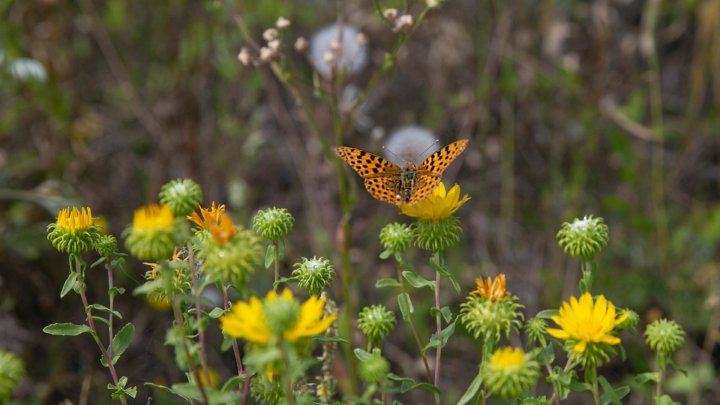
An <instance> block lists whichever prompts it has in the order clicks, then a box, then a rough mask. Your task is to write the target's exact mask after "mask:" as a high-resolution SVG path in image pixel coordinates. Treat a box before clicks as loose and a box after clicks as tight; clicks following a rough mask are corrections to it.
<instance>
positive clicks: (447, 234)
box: [414, 216, 462, 252]
mask: <svg viewBox="0 0 720 405" xmlns="http://www.w3.org/2000/svg"><path fill="white" fill-rule="evenodd" d="M414 231H415V232H414V233H415V244H416V245H417V246H418V247H419V248H421V249H425V250H429V251H431V252H442V251H444V250H445V249H447V248H449V247H450V246H453V245H454V244H456V243H457V242H458V241H459V240H460V234H461V233H462V227H461V226H460V220H459V219H457V218H456V217H453V216H450V217H447V218H445V219H442V220H439V221H425V220H419V221H417V222H415V224H414Z"/></svg>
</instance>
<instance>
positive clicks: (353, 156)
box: [335, 146, 401, 204]
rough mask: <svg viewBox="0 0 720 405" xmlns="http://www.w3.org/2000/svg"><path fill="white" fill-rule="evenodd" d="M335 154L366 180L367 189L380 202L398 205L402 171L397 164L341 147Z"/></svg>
mask: <svg viewBox="0 0 720 405" xmlns="http://www.w3.org/2000/svg"><path fill="white" fill-rule="evenodd" d="M335 153H337V155H338V156H339V157H340V159H342V160H344V161H345V163H347V164H348V165H350V167H352V168H353V170H355V172H357V174H359V175H360V177H363V178H364V179H365V189H366V190H367V191H368V192H369V193H370V195H372V196H373V197H375V198H377V199H378V200H381V201H385V202H389V203H390V204H398V203H399V200H398V190H399V188H400V172H401V169H400V167H399V166H398V165H396V164H395V163H393V162H391V161H389V160H387V159H383V158H381V157H380V156H377V155H373V154H372V153H370V152H365V151H364V150H360V149H356V148H351V147H348V146H341V147H338V148H335Z"/></svg>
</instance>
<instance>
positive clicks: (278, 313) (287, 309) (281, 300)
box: [263, 295, 300, 336]
mask: <svg viewBox="0 0 720 405" xmlns="http://www.w3.org/2000/svg"><path fill="white" fill-rule="evenodd" d="M263 314H264V315H265V324H266V325H267V327H268V328H269V329H270V330H271V331H272V332H273V334H274V335H275V336H282V334H283V333H284V332H285V331H287V330H289V329H290V328H292V327H293V326H295V324H296V323H297V321H298V318H299V317H300V304H299V303H298V302H297V301H295V300H293V299H287V298H285V297H283V296H282V295H278V296H277V297H276V298H275V299H272V300H265V303H264V304H263Z"/></svg>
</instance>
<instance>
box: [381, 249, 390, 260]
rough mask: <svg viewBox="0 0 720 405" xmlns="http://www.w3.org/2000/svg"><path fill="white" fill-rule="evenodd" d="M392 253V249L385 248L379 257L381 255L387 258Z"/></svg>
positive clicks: (382, 257) (384, 258) (383, 258)
mask: <svg viewBox="0 0 720 405" xmlns="http://www.w3.org/2000/svg"><path fill="white" fill-rule="evenodd" d="M390 255H392V252H391V251H389V250H383V251H382V252H380V256H379V257H380V258H381V259H382V260H387V258H388V257H390Z"/></svg>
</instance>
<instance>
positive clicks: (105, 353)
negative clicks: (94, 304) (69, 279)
mask: <svg viewBox="0 0 720 405" xmlns="http://www.w3.org/2000/svg"><path fill="white" fill-rule="evenodd" d="M80 260H81V259H80V258H79V257H77V256H75V255H73V256H71V262H73V263H74V266H73V267H74V269H72V271H74V272H75V273H77V274H78V280H79V281H78V282H79V284H80V288H79V290H80V299H81V300H82V304H83V308H84V309H85V316H86V319H87V323H88V327H90V329H91V330H92V333H91V335H92V337H93V340H94V341H95V344H97V346H98V348H99V349H100V353H101V354H102V356H103V358H104V359H105V362H106V363H107V365H108V369H109V370H110V376H111V377H112V380H113V383H114V384H115V385H117V384H118V382H119V381H120V379H119V378H118V374H117V371H116V370H115V366H114V365H113V364H112V357H111V354H110V352H108V351H107V350H105V346H104V345H103V343H102V341H101V340H100V335H98V331H97V328H96V327H95V322H94V321H93V318H92V311H89V310H88V307H89V306H90V304H89V303H88V299H87V295H85V274H84V270H83V269H82V264H81V263H80ZM110 342H111V343H110V346H112V335H111V337H110ZM120 402H121V403H122V404H123V405H127V399H125V397H124V396H121V397H120Z"/></svg>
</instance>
